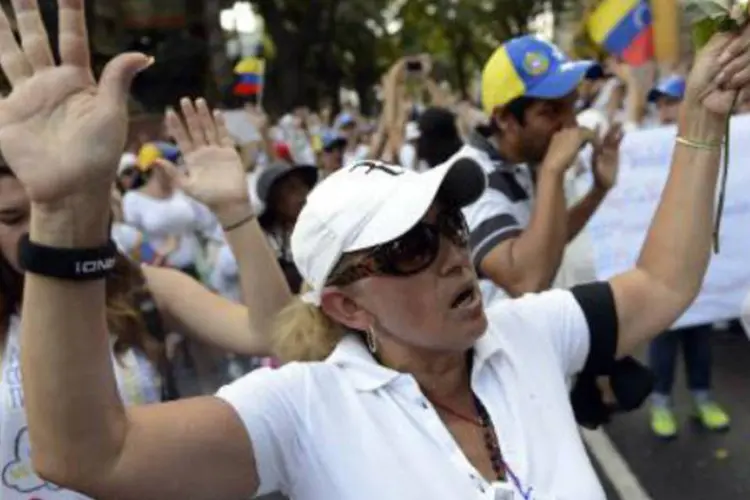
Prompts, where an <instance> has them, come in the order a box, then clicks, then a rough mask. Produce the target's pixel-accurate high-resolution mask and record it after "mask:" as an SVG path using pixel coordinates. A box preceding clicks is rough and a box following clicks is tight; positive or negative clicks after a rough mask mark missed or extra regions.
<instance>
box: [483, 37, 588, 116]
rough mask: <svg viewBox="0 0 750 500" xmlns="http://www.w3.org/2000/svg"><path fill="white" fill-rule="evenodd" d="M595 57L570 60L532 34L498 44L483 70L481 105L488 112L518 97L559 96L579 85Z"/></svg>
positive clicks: (554, 97) (553, 46)
mask: <svg viewBox="0 0 750 500" xmlns="http://www.w3.org/2000/svg"><path fill="white" fill-rule="evenodd" d="M596 65H597V64H596V63H595V62H593V61H571V60H570V59H569V58H568V57H567V56H566V55H565V54H563V52H562V51H561V50H560V49H559V48H558V47H556V46H555V45H553V44H551V43H549V42H546V41H544V40H542V39H541V38H539V37H536V36H533V35H526V36H521V37H517V38H513V39H512V40H509V41H508V42H506V43H504V44H503V45H502V46H500V48H498V49H497V50H496V51H495V52H494V54H492V56H490V58H489V60H488V61H487V63H486V64H485V66H484V70H483V71H482V107H483V109H484V111H485V113H487V114H488V115H490V114H492V112H493V111H494V110H495V108H497V107H498V106H505V105H506V104H508V103H509V102H511V101H512V100H514V99H517V98H519V97H536V98H539V99H559V98H561V97H564V96H566V95H568V94H570V93H571V92H573V90H575V88H576V87H577V86H578V84H579V83H581V80H583V79H584V78H585V77H586V74H587V72H588V71H589V70H590V69H591V68H592V67H594V66H596Z"/></svg>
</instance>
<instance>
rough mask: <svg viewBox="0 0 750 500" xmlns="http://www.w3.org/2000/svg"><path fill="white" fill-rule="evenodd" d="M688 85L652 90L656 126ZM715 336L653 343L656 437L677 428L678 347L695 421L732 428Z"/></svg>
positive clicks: (704, 330)
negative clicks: (721, 392) (717, 395)
mask: <svg viewBox="0 0 750 500" xmlns="http://www.w3.org/2000/svg"><path fill="white" fill-rule="evenodd" d="M686 84H687V82H686V80H685V77H683V76H680V75H670V76H668V77H666V78H664V79H662V80H661V81H659V83H658V84H657V85H656V86H655V87H654V88H653V89H651V91H649V93H648V101H649V102H650V103H652V104H653V105H654V106H655V107H656V111H657V117H658V123H657V125H659V126H667V125H674V124H676V123H677V122H678V121H679V114H680V104H681V103H682V99H683V98H684V97H685V91H686ZM713 335H714V331H713V327H712V325H711V324H702V325H692V326H689V327H683V328H676V329H671V330H668V331H666V332H664V333H663V334H661V335H659V336H658V337H657V338H656V339H654V341H653V342H651V344H650V345H649V352H648V361H649V367H650V368H651V371H652V372H653V373H654V379H655V380H654V391H653V394H651V408H650V410H651V421H650V428H651V432H653V434H654V435H655V436H656V437H659V438H661V439H673V438H675V437H676V436H677V433H678V429H679V424H678V418H677V416H676V415H675V409H674V405H673V404H672V387H673V385H674V380H675V371H676V370H677V355H678V352H679V351H680V350H682V352H683V356H684V361H685V375H686V377H685V378H686V382H687V389H688V390H689V391H690V395H691V399H692V407H693V408H692V413H693V417H694V419H695V421H696V422H697V423H698V424H700V425H701V426H702V427H703V428H704V429H706V430H708V431H712V432H725V431H727V430H728V429H729V426H730V417H729V414H728V413H727V411H726V410H725V409H724V408H723V407H722V406H721V405H719V403H717V402H716V401H715V400H714V398H713V397H712V392H711V379H712V377H711V374H712V361H711V339H712V337H713ZM680 348H681V349H680Z"/></svg>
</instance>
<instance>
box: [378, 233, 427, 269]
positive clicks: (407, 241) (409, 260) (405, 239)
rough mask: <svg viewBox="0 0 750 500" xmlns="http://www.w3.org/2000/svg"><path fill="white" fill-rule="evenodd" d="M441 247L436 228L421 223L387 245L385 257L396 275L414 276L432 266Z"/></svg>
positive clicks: (384, 248)
mask: <svg viewBox="0 0 750 500" xmlns="http://www.w3.org/2000/svg"><path fill="white" fill-rule="evenodd" d="M439 247H440V237H439V235H438V232H437V231H436V229H435V227H434V226H431V225H428V224H424V223H420V224H417V225H416V226H414V227H413V228H412V229H411V230H410V231H409V232H407V233H406V234H404V235H403V236H401V237H400V238H398V239H397V240H395V241H392V242H391V243H389V244H387V245H385V246H384V247H383V251H384V255H383V257H384V258H385V260H386V262H387V263H388V267H390V268H391V269H392V270H393V271H394V274H401V275H408V274H414V273H418V272H420V271H422V270H424V269H425V268H427V267H428V266H429V265H430V264H432V262H433V261H434V260H435V257H436V256H437V252H438V250H439Z"/></svg>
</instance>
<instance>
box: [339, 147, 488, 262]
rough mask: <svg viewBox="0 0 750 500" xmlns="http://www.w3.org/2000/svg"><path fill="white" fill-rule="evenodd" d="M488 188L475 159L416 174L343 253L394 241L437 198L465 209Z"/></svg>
mask: <svg viewBox="0 0 750 500" xmlns="http://www.w3.org/2000/svg"><path fill="white" fill-rule="evenodd" d="M486 187H487V176H486V175H485V173H484V170H482V167H480V166H479V164H478V163H477V162H475V161H474V160H470V159H468V158H459V159H451V160H448V161H447V162H445V163H443V164H442V165H439V166H437V167H435V168H433V169H432V170H429V171H427V172H425V173H423V174H413V175H411V176H410V179H409V181H408V182H403V183H401V185H400V186H399V188H398V189H396V191H395V192H394V193H393V194H392V195H391V196H390V197H389V203H388V204H386V205H385V206H384V207H383V208H382V210H379V211H378V212H377V213H376V214H375V215H374V216H373V217H372V218H371V219H370V220H369V221H368V222H367V226H366V227H365V228H364V229H363V230H362V232H361V233H360V234H359V236H358V237H357V239H356V240H355V241H354V242H352V244H351V245H349V246H348V247H347V248H346V249H344V252H355V251H357V250H364V249H366V248H372V247H374V246H377V245H381V244H383V243H387V242H389V241H393V240H395V239H396V238H398V237H399V236H401V235H403V234H404V233H406V232H407V231H409V230H410V229H411V228H413V227H414V226H415V225H416V224H417V223H418V222H419V221H420V220H422V218H423V217H424V216H425V214H426V213H427V211H428V210H429V209H430V207H431V206H432V205H433V203H435V201H440V202H441V203H442V204H444V205H446V206H449V207H453V208H463V207H465V206H467V205H469V204H471V203H473V202H474V201H476V200H477V199H478V198H479V197H480V196H481V195H482V193H483V192H484V190H485V188H486Z"/></svg>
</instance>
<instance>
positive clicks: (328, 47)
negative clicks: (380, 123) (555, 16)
mask: <svg viewBox="0 0 750 500" xmlns="http://www.w3.org/2000/svg"><path fill="white" fill-rule="evenodd" d="M569 1H571V0H255V1H254V2H253V4H254V6H255V8H256V11H257V12H258V13H259V14H260V15H261V16H262V17H263V18H264V21H265V25H266V29H267V31H268V34H269V35H270V37H271V38H272V39H273V42H274V45H275V47H276V54H275V56H276V57H274V58H273V60H271V61H270V64H269V73H268V75H267V87H266V96H265V101H266V105H267V107H268V108H269V109H270V110H272V111H277V112H280V111H284V110H288V109H289V108H290V107H292V106H294V105H295V104H298V103H310V104H313V105H315V104H318V103H320V102H321V100H327V101H330V102H332V103H335V102H336V101H337V95H338V89H339V88H340V87H341V86H342V85H345V86H347V87H350V88H354V89H355V90H357V91H358V93H359V94H360V96H361V97H363V98H364V101H365V102H364V104H365V107H367V104H368V103H369V97H371V96H370V94H369V92H368V89H371V88H372V86H373V85H374V84H376V83H377V82H378V79H379V77H380V75H381V74H382V73H383V72H384V71H385V70H386V69H387V68H388V66H390V65H391V64H392V63H393V62H394V61H395V60H397V59H398V58H399V57H402V56H404V55H409V54H418V53H423V52H427V53H429V54H431V55H432V56H433V58H434V60H435V61H436V66H437V71H438V73H439V76H441V77H442V78H444V79H447V80H449V81H450V82H451V83H452V84H453V85H454V88H457V89H459V90H461V91H462V92H465V91H467V90H468V87H469V84H470V81H471V76H472V75H473V74H474V73H475V72H476V71H477V70H479V69H480V68H481V67H482V65H483V64H484V61H485V60H486V58H487V57H488V56H489V54H490V53H491V52H492V51H493V50H494V49H495V48H496V47H497V46H498V45H499V44H500V43H501V42H502V41H504V40H506V39H508V38H510V37H513V36H516V35H519V34H522V33H526V32H528V29H529V23H530V21H531V20H532V19H534V18H535V17H536V16H537V15H539V14H540V13H542V12H544V11H545V10H548V9H552V10H553V11H559V10H561V9H563V8H565V7H566V3H567V2H569Z"/></svg>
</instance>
